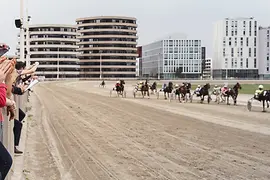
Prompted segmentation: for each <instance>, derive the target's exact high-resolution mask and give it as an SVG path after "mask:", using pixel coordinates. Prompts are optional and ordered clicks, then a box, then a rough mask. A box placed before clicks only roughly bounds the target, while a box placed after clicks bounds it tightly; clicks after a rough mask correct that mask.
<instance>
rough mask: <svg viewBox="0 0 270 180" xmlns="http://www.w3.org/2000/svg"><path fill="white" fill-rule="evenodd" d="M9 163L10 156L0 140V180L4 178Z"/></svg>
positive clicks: (10, 162) (10, 160)
mask: <svg viewBox="0 0 270 180" xmlns="http://www.w3.org/2000/svg"><path fill="white" fill-rule="evenodd" d="M11 165H12V158H11V156H10V154H9V152H8V151H7V149H6V148H5V147H4V145H3V144H2V142H0V180H4V179H5V178H6V176H7V174H8V172H9V170H10V168H11Z"/></svg>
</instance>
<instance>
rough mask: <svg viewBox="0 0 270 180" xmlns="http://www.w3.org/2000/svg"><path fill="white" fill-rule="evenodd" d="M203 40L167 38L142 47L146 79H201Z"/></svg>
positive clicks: (143, 68) (143, 70) (143, 72)
mask: <svg viewBox="0 0 270 180" xmlns="http://www.w3.org/2000/svg"><path fill="white" fill-rule="evenodd" d="M201 62H202V47H201V40H195V39H187V38H186V37H181V38H172V37H170V38H167V39H163V40H160V41H156V42H153V43H151V44H148V45H145V46H143V47H142V74H143V76H144V77H159V76H160V78H161V79H172V78H200V76H201Z"/></svg>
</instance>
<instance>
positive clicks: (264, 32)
mask: <svg viewBox="0 0 270 180" xmlns="http://www.w3.org/2000/svg"><path fill="white" fill-rule="evenodd" d="M269 36H270V26H269V27H259V76H260V79H270V63H269V61H270V55H269V54H270V38H269Z"/></svg>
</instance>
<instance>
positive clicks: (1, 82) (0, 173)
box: [0, 58, 15, 180]
mask: <svg viewBox="0 0 270 180" xmlns="http://www.w3.org/2000/svg"><path fill="white" fill-rule="evenodd" d="M4 60H5V58H1V60H0V61H1V64H0V107H4V106H6V105H11V104H7V103H10V101H7V99H6V97H7V96H6V92H7V86H6V84H5V79H6V76H7V74H8V73H9V72H10V70H11V64H10V63H8V64H4V63H2V62H3V61H4ZM8 110H9V111H10V112H12V111H13V112H14V110H15V107H14V106H12V105H11V106H8ZM0 118H1V119H0V126H1V128H0V131H1V132H0V136H1V139H2V133H3V132H2V121H3V120H4V118H3V115H2V111H0ZM11 118H12V117H11ZM11 165H12V158H11V156H10V154H9V152H8V151H7V149H6V148H5V147H4V145H3V144H2V142H1V141H0V179H1V180H4V179H5V178H6V176H7V174H8V172H9V170H10V168H11Z"/></svg>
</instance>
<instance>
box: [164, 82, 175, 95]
mask: <svg viewBox="0 0 270 180" xmlns="http://www.w3.org/2000/svg"><path fill="white" fill-rule="evenodd" d="M172 90H173V83H172V82H169V83H168V86H167V87H166V88H164V89H163V92H164V98H165V99H167V95H168V98H169V97H170V96H169V95H170V94H171V93H172Z"/></svg>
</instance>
